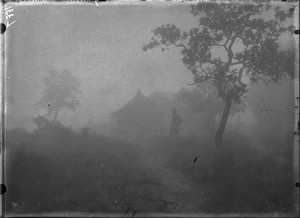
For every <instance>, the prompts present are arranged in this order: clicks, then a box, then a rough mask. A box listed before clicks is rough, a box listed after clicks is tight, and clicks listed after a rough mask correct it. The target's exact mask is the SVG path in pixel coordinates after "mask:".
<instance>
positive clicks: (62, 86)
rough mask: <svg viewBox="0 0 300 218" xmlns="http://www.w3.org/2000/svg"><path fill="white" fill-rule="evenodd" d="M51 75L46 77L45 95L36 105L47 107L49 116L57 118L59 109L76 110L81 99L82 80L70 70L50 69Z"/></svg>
mask: <svg viewBox="0 0 300 218" xmlns="http://www.w3.org/2000/svg"><path fill="white" fill-rule="evenodd" d="M49 74H50V75H49V76H47V77H46V78H45V79H44V81H43V82H44V84H45V86H46V87H45V90H44V94H43V96H42V97H41V98H40V99H39V100H38V101H37V102H36V104H35V105H34V106H35V107H36V108H38V109H47V112H48V113H47V116H49V117H50V119H51V118H52V120H56V119H57V116H58V113H59V111H61V110H62V109H63V108H68V109H71V110H73V111H75V110H76V108H77V107H78V106H80V104H79V100H78V98H77V96H76V94H79V93H80V91H79V86H80V80H79V79H77V78H76V77H74V76H73V75H72V74H71V73H70V72H69V71H67V70H64V71H62V72H57V71H50V72H49Z"/></svg>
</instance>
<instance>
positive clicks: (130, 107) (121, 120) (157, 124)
mask: <svg viewBox="0 0 300 218" xmlns="http://www.w3.org/2000/svg"><path fill="white" fill-rule="evenodd" d="M168 105H169V106H168ZM169 108H172V105H170V102H168V101H164V100H163V99H162V96H159V94H158V93H156V92H155V93H153V94H151V95H150V96H147V97H146V96H145V95H143V93H142V92H141V91H140V89H138V91H137V93H136V95H135V96H134V97H133V98H132V99H131V100H130V101H129V102H127V103H126V104H125V105H124V106H123V107H122V108H121V109H119V110H118V111H116V112H114V113H112V117H113V118H115V119H116V127H115V130H116V131H115V133H116V134H117V135H118V136H119V137H121V138H126V139H127V140H130V141H136V140H141V139H149V138H151V137H156V136H162V135H166V134H167V131H166V130H167V128H168V127H167V125H168V120H167V119H166V118H167V117H166V112H167V111H168V110H169Z"/></svg>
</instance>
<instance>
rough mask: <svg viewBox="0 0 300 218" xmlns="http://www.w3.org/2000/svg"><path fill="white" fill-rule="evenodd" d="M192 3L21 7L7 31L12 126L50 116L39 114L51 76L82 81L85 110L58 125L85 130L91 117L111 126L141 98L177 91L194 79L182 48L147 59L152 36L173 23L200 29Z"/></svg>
mask: <svg viewBox="0 0 300 218" xmlns="http://www.w3.org/2000/svg"><path fill="white" fill-rule="evenodd" d="M189 10H190V9H189V7H188V4H184V5H183V4H168V6H166V4H160V5H159V6H158V5H153V4H147V5H143V6H141V5H132V4H126V5H115V4H113V5H106V4H105V5H103V4H100V5H99V6H97V5H96V4H86V5H84V4H80V5H71V4H69V5H65V6H62V5H60V6H57V5H45V4H39V5H23V6H21V5H18V6H16V5H15V6H14V19H15V23H14V24H13V25H12V26H10V27H9V29H7V32H6V36H7V38H6V40H7V41H6V43H7V52H6V58H7V78H8V79H7V99H8V104H7V120H8V121H7V126H8V127H9V128H10V127H24V128H29V129H31V128H33V127H34V126H33V124H32V122H31V120H32V118H33V117H36V116H37V115H38V114H41V115H43V114H45V111H42V110H37V109H34V108H33V105H34V103H35V102H36V101H37V100H38V99H39V98H40V97H41V96H42V94H43V89H44V86H43V82H42V81H43V78H45V77H46V76H47V74H48V73H49V71H50V70H57V71H62V70H65V69H66V70H69V71H70V72H71V73H72V74H73V75H74V76H76V77H77V78H79V79H80V80H81V87H80V89H81V91H82V93H81V95H80V96H79V100H80V104H81V106H80V107H79V108H78V109H77V110H76V111H75V112H73V111H69V110H64V111H62V112H61V113H60V115H59V118H58V119H59V120H60V121H61V122H63V123H64V124H65V125H67V126H71V127H76V126H83V125H85V124H86V123H87V121H88V120H89V119H90V118H91V117H92V118H93V119H94V120H96V121H105V120H106V119H107V117H108V116H109V114H110V113H111V112H113V111H116V110H118V109H119V108H120V107H122V106H123V105H124V104H125V103H126V102H127V101H129V100H130V99H131V98H132V97H133V96H134V95H135V93H136V91H137V89H138V88H141V91H142V92H143V93H144V94H145V95H149V94H151V93H152V92H154V91H168V92H176V91H178V90H179V89H180V88H181V87H187V84H188V83H191V82H192V77H191V75H190V73H189V72H188V71H187V69H186V68H185V66H184V65H183V64H182V62H181V56H180V52H178V50H177V51H175V50H176V48H172V49H170V51H168V52H163V53H162V52H161V51H160V50H159V49H157V50H151V51H147V52H144V51H142V49H141V47H142V46H143V45H144V44H146V43H148V42H149V39H150V38H151V36H152V33H151V30H153V29H154V28H156V27H158V26H160V25H162V24H167V23H174V24H176V25H177V26H178V27H180V28H181V29H182V30H188V29H189V28H191V27H194V26H196V23H197V20H196V19H195V18H193V17H192V15H191V14H190V13H189Z"/></svg>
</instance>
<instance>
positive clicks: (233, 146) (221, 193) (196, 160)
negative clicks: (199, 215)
mask: <svg viewBox="0 0 300 218" xmlns="http://www.w3.org/2000/svg"><path fill="white" fill-rule="evenodd" d="M289 138H290V139H286V138H283V139H277V138H276V137H275V138H274V137H273V138H271V137H267V136H265V137H264V139H263V144H264V146H265V147H267V148H268V149H266V151H265V152H261V151H259V150H258V149H257V148H255V147H254V145H253V144H252V143H251V142H250V141H249V140H248V139H247V138H245V137H243V136H242V135H240V134H236V133H231V134H229V135H228V137H227V140H226V146H225V147H224V148H223V149H221V150H217V151H213V149H212V147H213V144H212V143H210V142H209V141H205V139H191V138H181V139H178V140H176V141H173V142H172V141H168V143H169V145H168V146H167V149H168V150H169V151H170V152H171V155H170V157H171V158H170V162H171V163H173V165H174V166H175V167H176V168H177V169H178V170H180V171H182V173H185V174H186V175H187V176H192V177H193V178H194V179H196V180H198V181H199V183H202V184H203V185H205V187H207V189H208V192H209V198H208V201H207V202H206V203H205V206H204V207H203V206H202V209H203V210H204V211H205V212H207V213H270V212H274V213H286V214H289V213H291V214H292V213H293V212H294V211H295V208H294V207H295V203H294V196H293V195H294V193H293V192H294V191H295V190H294V189H295V187H294V181H293V162H292V159H293V158H292V144H293V143H292V138H291V137H289ZM199 144H200V146H199ZM170 147H172V149H170Z"/></svg>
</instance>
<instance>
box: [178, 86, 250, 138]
mask: <svg viewBox="0 0 300 218" xmlns="http://www.w3.org/2000/svg"><path fill="white" fill-rule="evenodd" d="M176 97H177V99H178V100H179V101H180V102H182V103H183V104H184V105H186V106H188V107H189V108H190V109H191V110H192V111H193V112H195V113H205V114H207V120H206V124H207V127H208V129H209V130H210V131H211V133H212V136H213V135H214V131H215V122H216V116H217V115H219V114H222V111H223V110H222V108H223V107H224V106H223V105H224V103H223V102H222V101H221V99H218V98H217V91H216V89H215V88H214V85H213V84H212V83H211V82H206V83H197V84H196V85H195V87H194V88H193V89H192V90H190V91H189V90H187V89H185V88H181V90H179V92H177V93H176ZM245 108H246V105H245V103H244V102H243V101H242V102H241V104H235V105H233V107H232V108H231V111H230V115H231V116H233V115H235V114H237V113H239V112H243V111H244V110H245ZM230 115H229V116H230Z"/></svg>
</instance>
